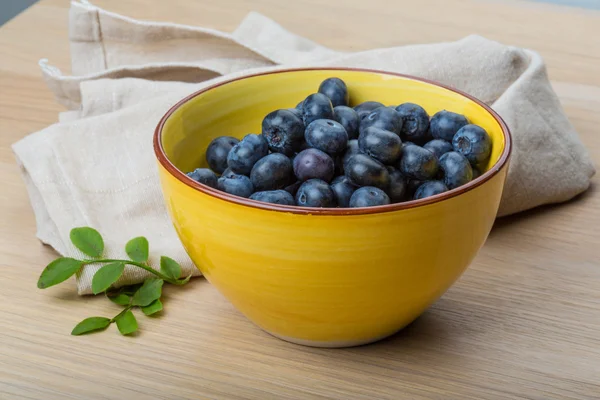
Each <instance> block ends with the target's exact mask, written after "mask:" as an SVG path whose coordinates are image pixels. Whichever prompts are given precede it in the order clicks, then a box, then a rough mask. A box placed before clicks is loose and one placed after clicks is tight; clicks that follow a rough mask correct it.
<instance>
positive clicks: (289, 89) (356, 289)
mask: <svg viewBox="0 0 600 400" xmlns="http://www.w3.org/2000/svg"><path fill="white" fill-rule="evenodd" d="M332 76H336V77H339V78H341V79H343V80H344V81H345V82H346V83H347V85H348V89H349V92H350V95H351V102H352V104H353V105H355V104H358V103H361V102H363V101H367V100H377V101H380V102H382V103H384V104H400V103H403V102H414V103H417V104H420V105H421V106H423V107H424V108H425V109H426V110H427V112H429V114H430V115H432V114H434V113H435V112H437V111H439V110H442V109H446V110H451V111H454V112H457V113H461V114H464V115H466V116H467V117H468V118H469V119H470V121H471V122H472V123H474V124H478V125H480V126H482V127H483V128H485V129H486V130H487V131H488V133H489V134H490V135H491V137H492V141H493V148H492V156H491V160H490V162H489V165H488V166H487V172H485V173H484V174H483V175H482V176H480V177H479V178H477V179H476V180H474V181H472V182H470V183H469V184H467V185H465V186H463V187H460V188H457V189H454V190H451V191H448V192H446V193H443V194H440V195H437V196H433V197H430V198H427V199H423V200H418V201H410V202H406V203H400V204H391V205H387V206H378V207H371V208H355V209H310V208H301V207H290V206H280V205H273V204H267V203H261V202H256V201H253V200H248V199H242V198H239V197H235V196H231V195H228V194H226V193H223V192H220V191H218V190H215V189H212V188H210V187H207V186H204V185H202V184H199V183H196V182H194V181H192V180H191V179H189V178H187V177H186V175H185V174H184V172H182V171H191V170H193V169H194V168H197V167H205V166H207V163H206V161H205V159H204V151H205V149H206V147H207V146H208V144H209V143H210V141H211V140H212V139H214V138H216V137H218V136H222V135H231V136H235V137H238V138H241V137H242V136H244V135H246V134H248V133H260V130H261V121H262V119H263V117H264V116H265V115H266V114H268V113H269V112H271V111H273V110H275V109H278V108H286V107H290V108H291V107H294V106H295V105H296V104H297V103H298V102H299V101H300V100H302V99H304V98H305V97H306V96H307V95H309V94H310V93H314V92H315V91H316V89H317V88H318V86H319V83H320V82H321V81H323V80H324V79H326V78H328V77H332ZM510 147H511V146H510V135H509V132H508V130H507V128H506V126H505V124H504V123H503V122H502V120H501V119H500V118H499V117H498V115H497V114H496V113H494V112H493V111H492V110H491V109H490V108H489V107H487V106H485V105H484V104H482V103H481V102H480V101H478V100H476V99H474V98H472V97H470V96H468V95H466V94H463V93H459V92H458V91H456V90H452V89H449V88H446V87H443V86H441V85H437V84H434V83H432V82H427V81H424V80H421V79H417V78H412V77H408V76H401V75H396V74H391V73H385V72H379V71H369V70H348V69H305V70H286V71H278V72H271V73H265V74H259V75H255V76H250V77H246V78H243V79H236V80H232V81H228V82H225V83H220V84H218V85H215V86H213V87H210V88H207V89H204V90H201V91H199V92H197V93H194V94H193V95H191V96H189V97H187V98H185V99H183V100H182V101H181V102H179V103H178V104H176V105H175V106H174V107H173V108H172V109H171V110H169V112H168V113H167V114H166V115H165V116H164V117H163V119H162V120H161V122H160V124H159V125H158V127H157V129H156V133H155V138H154V149H155V152H156V156H157V159H158V166H159V174H160V180H161V184H162V189H163V193H164V197H165V200H166V204H167V207H168V210H169V213H170V216H171V218H172V220H173V224H174V226H175V228H176V230H177V233H178V234H179V237H180V239H181V241H182V242H183V245H184V246H185V249H186V250H187V252H188V254H189V255H190V257H191V258H192V260H193V261H194V263H195V264H196V265H197V266H198V268H199V269H200V270H201V271H202V273H203V274H204V275H205V276H206V278H207V279H208V280H209V281H210V282H211V283H212V284H213V285H214V286H216V287H217V289H218V290H219V291H221V293H223V295H224V296H225V297H226V298H227V299H229V300H230V301H231V302H232V303H233V305H234V306H235V307H236V308H237V309H239V310H240V311H241V312H242V313H243V314H244V315H246V316H247V317H248V318H249V319H250V320H252V321H253V322H255V323H256V324H257V325H258V326H260V327H262V328H263V329H265V330H266V331H267V332H270V333H271V334H273V335H275V336H277V337H279V338H282V339H285V340H288V341H292V342H295V343H301V344H306V345H313V346H324V347H339V346H351V345H358V344H364V343H368V342H372V341H375V340H378V339H381V338H384V337H386V336H388V335H391V334H393V333H394V332H396V331H398V330H400V329H401V328H403V327H404V326H406V325H407V324H409V323H410V322H411V321H413V320H414V319H415V318H417V317H418V316H419V315H420V314H421V313H422V312H423V311H424V310H425V309H427V308H428V307H429V306H430V305H431V304H432V303H433V302H434V301H436V300H437V299H438V298H439V297H440V296H441V295H442V294H443V293H444V292H445V291H446V290H447V289H448V288H449V287H450V285H452V283H453V282H454V281H455V280H456V279H457V278H458V277H459V276H460V275H461V274H462V272H463V271H464V270H465V269H466V268H467V266H468V265H469V263H470V262H471V260H472V259H473V258H474V257H475V255H476V253H477V251H478V250H479V248H480V247H481V246H482V245H483V243H484V241H485V240H486V238H487V236H488V233H489V231H490V229H491V227H492V223H493V222H494V219H495V217H496V212H497V210H498V204H499V202H500V196H501V194H502V187H503V184H504V180H505V177H506V172H507V169H508V159H509V154H510Z"/></svg>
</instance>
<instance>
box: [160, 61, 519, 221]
mask: <svg viewBox="0 0 600 400" xmlns="http://www.w3.org/2000/svg"><path fill="white" fill-rule="evenodd" d="M306 71H353V72H367V73H375V74H382V75H389V76H394V77H400V78H404V79H410V80H415V81H420V82H423V83H427V84H429V85H434V86H438V87H441V88H443V89H446V90H450V91H452V92H454V93H457V94H459V95H461V96H463V97H466V98H468V99H469V100H471V101H473V102H475V103H476V104H478V105H479V106H481V107H482V108H483V109H485V110H486V111H487V112H488V113H489V114H490V115H491V116H492V117H493V118H494V119H495V120H496V122H498V124H499V125H500V128H501V129H502V134H503V135H504V149H503V151H502V154H501V155H500V158H499V159H498V161H497V162H496V163H495V164H494V165H493V166H492V167H491V168H490V169H489V170H488V171H486V172H485V173H484V174H481V175H480V176H479V177H477V178H476V179H473V180H472V181H470V182H469V183H467V184H465V185H462V186H459V187H457V188H455V189H451V190H448V191H447V192H444V193H440V194H437V195H434V196H430V197H426V198H424V199H419V200H409V201H405V202H401V203H392V204H386V205H381V206H373V207H356V208H317V207H301V206H287V205H281V204H273V203H265V202H261V201H258V200H251V199H249V198H244V197H239V196H234V195H231V194H229V193H226V192H222V191H220V190H218V189H215V188H212V187H210V186H208V185H204V184H202V183H199V182H196V181H194V180H193V179H191V178H190V177H188V176H187V175H186V174H185V173H184V172H183V171H181V170H179V169H178V168H177V167H176V166H175V165H174V164H173V163H172V162H171V160H169V158H168V157H167V155H166V154H165V151H164V149H163V146H162V141H161V138H162V132H163V128H164V125H165V123H166V121H167V120H168V118H169V117H170V116H171V115H172V114H173V113H174V112H175V111H176V110H177V109H179V108H180V107H181V106H182V105H183V104H185V103H187V102H188V101H190V100H192V99H193V98H195V97H197V96H199V95H201V94H202V93H205V92H208V91H209V90H212V89H215V88H218V87H219V86H223V85H226V84H228V83H231V82H235V81H239V80H243V79H248V78H254V77H257V76H262V75H272V74H281V73H289V72H306ZM153 144H154V154H155V156H156V158H157V159H158V161H159V162H160V164H161V165H162V166H163V167H164V168H165V169H166V170H167V171H168V172H169V173H170V174H171V175H172V176H173V177H174V178H176V179H177V180H179V181H180V182H181V183H183V184H185V185H187V186H189V187H191V188H192V189H195V190H197V191H199V192H202V193H204V194H207V195H209V196H212V197H215V198H218V199H220V200H225V201H228V202H231V203H234V204H237V205H241V206H246V207H252V208H258V209H262V210H265V211H278V212H285V213H292V214H301V215H332V216H334V215H367V214H379V213H386V212H393V211H400V210H407V209H412V208H416V207H421V206H425V205H429V204H432V203H438V202H441V201H444V200H448V199H451V198H453V197H456V196H459V195H461V194H463V193H465V192H468V191H471V190H473V189H475V188H477V187H479V186H481V185H483V184H484V183H485V182H487V181H489V180H491V179H492V178H493V177H494V176H496V175H497V174H498V173H499V172H500V170H502V168H504V167H505V166H507V164H508V160H509V158H510V154H511V152H512V138H511V133H510V130H509V129H508V126H507V125H506V123H505V122H504V120H503V119H502V118H501V117H500V116H499V115H498V114H497V113H496V112H495V111H494V110H493V109H492V108H491V107H490V106H488V105H487V104H485V103H484V102H483V101H481V100H479V99H477V98H475V97H473V96H471V95H469V94H467V93H465V92H463V91H461V90H458V89H455V88H452V87H450V86H447V85H445V84H442V83H438V82H435V81H432V80H429V79H425V78H419V77H416V76H412V75H407V74H401V73H397V72H389V71H383V70H377V69H368V68H348V67H307V68H284V69H277V70H271V71H264V72H258V73H254V74H250V75H244V76H242V77H236V78H232V79H227V80H225V81H221V82H218V83H215V84H213V85H210V86H207V87H205V88H203V89H200V90H198V91H196V92H194V93H192V94H190V95H188V96H186V97H184V98H183V99H181V100H180V101H178V102H177V103H176V104H175V105H173V106H172V107H171V108H170V109H169V110H168V111H167V112H166V113H165V114H164V115H163V117H162V118H161V119H160V121H159V122H158V124H157V126H156V128H155V130H154V137H153Z"/></svg>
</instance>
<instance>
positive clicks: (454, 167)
mask: <svg viewBox="0 0 600 400" xmlns="http://www.w3.org/2000/svg"><path fill="white" fill-rule="evenodd" d="M440 168H441V170H442V172H443V176H444V184H446V186H447V187H448V189H454V188H457V187H459V186H462V185H464V184H465V183H467V182H469V181H470V180H471V179H473V169H472V168H471V164H469V160H467V159H466V157H465V156H463V155H462V154H460V153H457V152H455V151H451V152H449V153H446V154H444V155H443V156H441V157H440Z"/></svg>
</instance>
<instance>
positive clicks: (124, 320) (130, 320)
mask: <svg viewBox="0 0 600 400" xmlns="http://www.w3.org/2000/svg"><path fill="white" fill-rule="evenodd" d="M115 322H116V323H117V328H119V332H121V335H129V334H130V333H133V332H135V331H137V328H138V324H137V321H136V319H135V316H134V315H133V313H132V312H131V310H127V311H126V312H125V313H123V314H119V316H118V317H117V318H116V319H115Z"/></svg>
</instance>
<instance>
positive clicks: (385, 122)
mask: <svg viewBox="0 0 600 400" xmlns="http://www.w3.org/2000/svg"><path fill="white" fill-rule="evenodd" d="M370 127H374V128H379V129H385V130H386V131H390V132H394V133H395V134H396V135H398V136H399V135H400V131H401V129H402V118H401V117H400V114H398V113H397V112H396V110H394V109H393V108H390V107H379V108H377V109H375V110H373V111H371V113H370V114H369V115H367V116H366V117H364V118H362V119H361V121H360V128H359V132H360V133H361V134H362V133H363V132H364V131H365V130H366V129H367V128H370Z"/></svg>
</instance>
